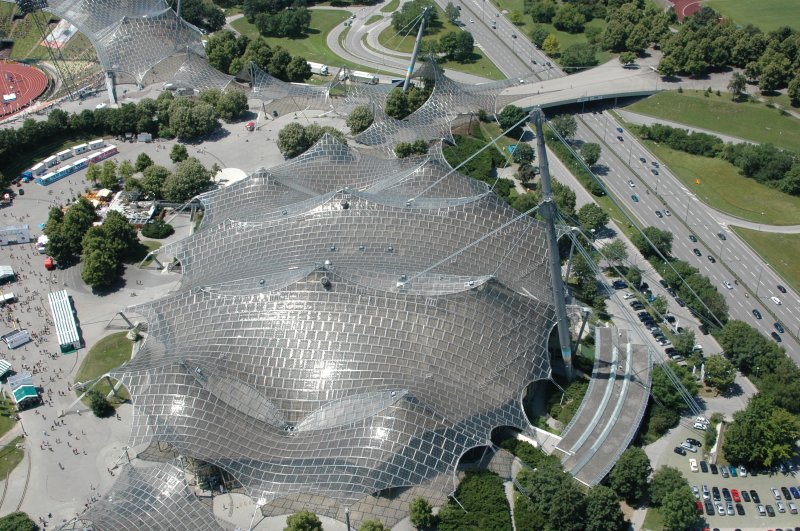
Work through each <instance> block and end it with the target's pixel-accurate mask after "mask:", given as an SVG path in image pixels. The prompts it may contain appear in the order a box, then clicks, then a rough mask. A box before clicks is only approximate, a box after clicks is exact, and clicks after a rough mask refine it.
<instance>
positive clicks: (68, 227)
mask: <svg viewBox="0 0 800 531" xmlns="http://www.w3.org/2000/svg"><path fill="white" fill-rule="evenodd" d="M96 217H97V212H95V209H94V206H93V205H92V204H91V203H90V202H89V201H88V200H87V199H86V198H84V197H81V198H80V199H79V200H78V201H76V202H75V203H74V204H73V205H72V206H70V207H69V208H68V209H67V211H66V213H65V212H64V211H62V210H61V209H60V208H58V207H53V208H51V209H50V213H49V214H48V217H47V222H46V223H45V225H44V233H45V234H46V235H47V237H48V238H49V241H48V242H47V246H46V248H45V250H46V252H47V254H48V255H49V256H52V257H53V258H54V259H55V261H56V262H58V263H59V264H61V265H64V266H69V265H72V264H74V263H76V262H77V261H78V259H79V258H80V256H81V253H82V252H83V236H84V234H86V231H87V230H89V227H91V226H92V223H94V220H95V218H96Z"/></svg>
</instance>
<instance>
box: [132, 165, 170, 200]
mask: <svg viewBox="0 0 800 531" xmlns="http://www.w3.org/2000/svg"><path fill="white" fill-rule="evenodd" d="M171 174H172V172H170V171H169V170H168V169H167V168H165V167H164V166H159V165H157V164H153V165H151V166H148V167H147V168H145V170H144V172H142V178H141V179H139V183H138V187H139V189H140V190H141V191H142V193H143V194H144V195H145V196H146V197H151V198H153V199H161V198H162V197H163V195H164V194H163V189H164V182H165V181H166V180H167V177H169V176H170V175H171Z"/></svg>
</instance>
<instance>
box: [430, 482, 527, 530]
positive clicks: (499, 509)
mask: <svg viewBox="0 0 800 531" xmlns="http://www.w3.org/2000/svg"><path fill="white" fill-rule="evenodd" d="M455 497H456V498H457V499H458V501H459V502H460V504H459V503H456V502H455V501H453V500H450V501H448V502H447V504H446V505H445V506H444V507H442V508H441V509H440V510H439V514H438V515H437V518H436V519H437V521H438V526H437V529H438V530H439V531H462V530H464V529H494V530H497V531H511V529H512V526H511V511H510V508H509V506H508V500H507V499H506V494H505V490H504V487H503V480H502V479H501V478H500V476H498V475H497V474H495V473H494V472H491V471H489V470H468V471H467V473H466V476H465V477H464V479H462V480H461V483H459V485H458V488H457V489H456V492H455ZM462 507H463V508H462ZM465 510H466V511H467V512H465Z"/></svg>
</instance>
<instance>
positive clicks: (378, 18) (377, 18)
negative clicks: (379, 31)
mask: <svg viewBox="0 0 800 531" xmlns="http://www.w3.org/2000/svg"><path fill="white" fill-rule="evenodd" d="M381 20H383V17H382V16H380V15H372V16H371V17H369V18H368V19H367V21H366V22H365V23H364V25H365V26H369V25H370V24H375V23H376V22H379V21H381Z"/></svg>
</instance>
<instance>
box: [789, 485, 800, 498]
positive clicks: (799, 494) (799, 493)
mask: <svg viewBox="0 0 800 531" xmlns="http://www.w3.org/2000/svg"><path fill="white" fill-rule="evenodd" d="M789 492H791V493H792V496H793V497H794V499H795V500H800V490H797V489H796V488H795V487H789Z"/></svg>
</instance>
